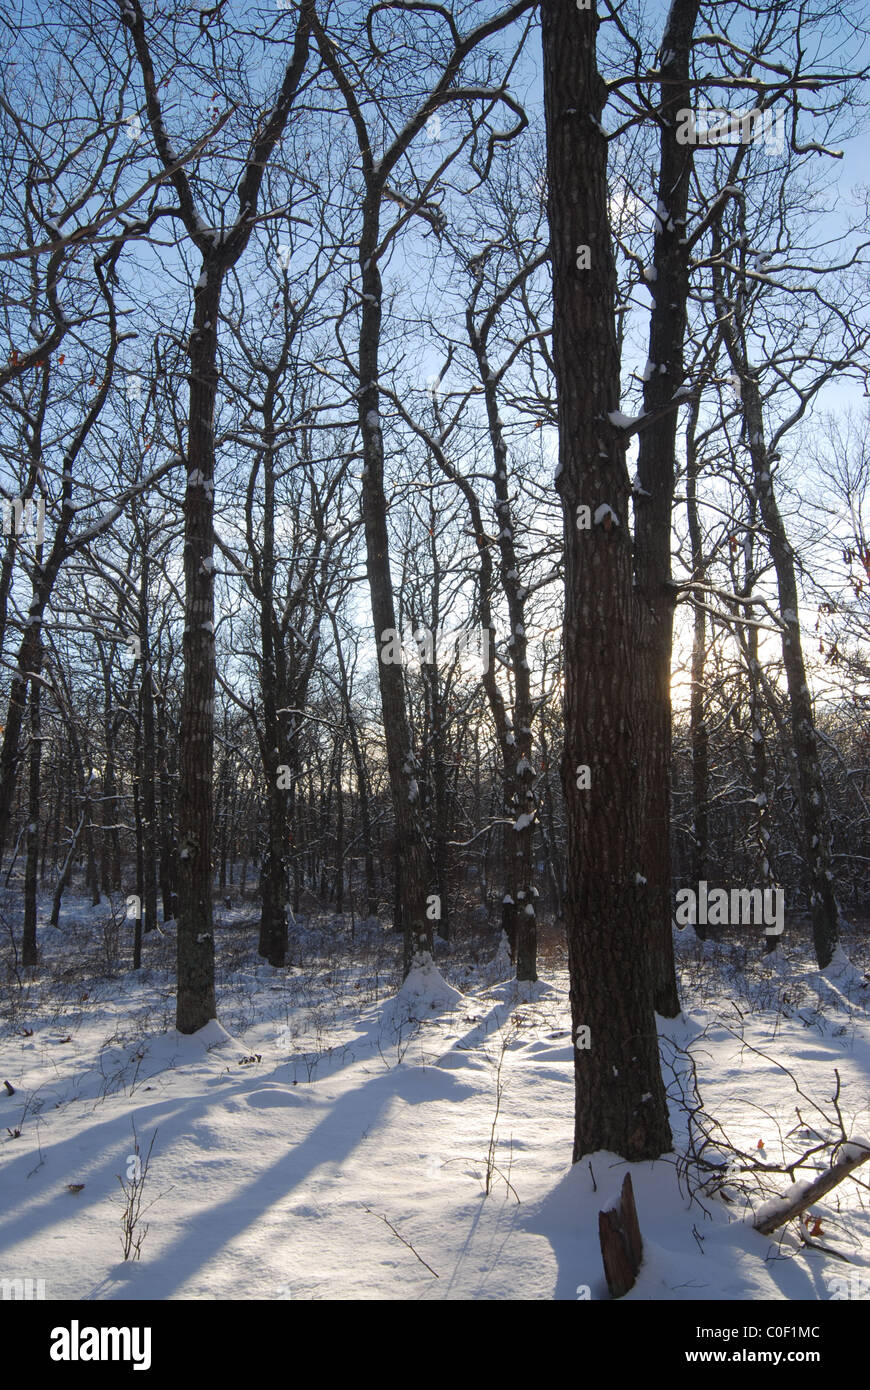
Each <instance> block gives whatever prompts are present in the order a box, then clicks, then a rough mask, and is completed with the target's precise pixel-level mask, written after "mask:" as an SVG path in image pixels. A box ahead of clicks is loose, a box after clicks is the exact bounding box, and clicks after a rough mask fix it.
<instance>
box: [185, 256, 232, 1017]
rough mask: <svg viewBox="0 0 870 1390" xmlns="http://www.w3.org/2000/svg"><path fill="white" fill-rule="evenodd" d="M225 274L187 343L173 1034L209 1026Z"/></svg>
mask: <svg viewBox="0 0 870 1390" xmlns="http://www.w3.org/2000/svg"><path fill="white" fill-rule="evenodd" d="M221 280H222V273H221V270H220V269H219V268H218V267H217V266H214V265H209V263H208V260H206V261H205V263H204V264H203V270H202V274H201V276H200V278H199V281H198V282H197V287H196V289H195V291H194V317H193V332H192V334H191V337H190V349H189V351H190V409H189V414H188V444H187V489H186V493H185V501H184V594H185V603H184V688H183V693H182V698H181V720H180V728H179V764H178V771H179V787H178V930H177V933H176V943H177V971H178V998H177V1008H176V1026H177V1028H178V1031H179V1032H180V1033H194V1032H196V1031H197V1029H199V1028H203V1027H204V1026H205V1024H206V1023H208V1021H209V1019H212V1018H214V1016H215V1013H216V1009H217V1006H216V1004H215V990H214V918H213V906H212V876H213V873H212V839H213V830H214V801H213V789H212V778H213V775H214V691H215V650H214V577H213V566H214V464H215V454H214V412H215V398H216V395H217V367H216V355H217V325H218V310H219V307H220V291H221Z"/></svg>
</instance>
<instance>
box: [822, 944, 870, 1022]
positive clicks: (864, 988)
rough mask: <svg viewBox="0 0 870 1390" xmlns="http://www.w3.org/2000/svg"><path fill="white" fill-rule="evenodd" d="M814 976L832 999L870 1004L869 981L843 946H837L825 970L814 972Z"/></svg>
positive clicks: (853, 1003)
mask: <svg viewBox="0 0 870 1390" xmlns="http://www.w3.org/2000/svg"><path fill="white" fill-rule="evenodd" d="M812 978H813V979H814V981H816V982H817V983H818V986H819V988H821V989H822V990H823V992H824V993H825V994H826V995H827V996H828V997H829V998H831V999H832V1001H842V1000H848V1001H849V1002H850V1003H851V1004H852V1005H856V1004H857V1005H858V1006H859V1007H861V1006H862V1005H863V1006H865V1007H866V1006H867V1005H870V988H868V981H867V979H866V977H865V976H864V975H863V974H862V973H861V971H860V970H858V969H857V968H856V966H854V965H853V964H852V962H851V960H850V959H849V957H848V956H847V955H846V952H845V951H844V950H843V948H842V946H838V947H837V949H836V951H835V952H834V955H833V958H832V959H831V961H830V963H829V964H828V965H826V966H825V968H824V970H818V971H814V972H813V976H812Z"/></svg>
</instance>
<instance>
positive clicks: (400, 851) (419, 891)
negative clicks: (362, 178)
mask: <svg viewBox="0 0 870 1390" xmlns="http://www.w3.org/2000/svg"><path fill="white" fill-rule="evenodd" d="M380 199H381V190H380V188H379V187H378V188H375V189H372V188H369V189H368V190H367V192H366V206H365V210H364V218H363V234H362V237H361V239H360V249H359V260H360V267H361V275H362V311H361V320H362V322H361V325H360V339H359V379H360V382H361V383H362V385H361V387H360V392H359V421H360V430H361V433H362V441H363V482H362V504H363V521H364V523H365V539H366V570H367V573H368V580H369V592H370V596H371V608H372V622H373V625H374V632H375V641H376V643H377V647H378V653H379V660H378V683H379V686H380V692H381V709H382V714H383V722H384V740H385V742H386V749H387V767H388V770H389V777H390V792H391V795H392V803H393V821H394V826H395V847H396V848H395V854H396V859H395V863H396V876H397V883H398V890H397V891H398V907H399V915H400V917H401V923H402V931H403V933H404V938H405V949H404V970H405V974H406V975H407V973H408V971H409V970H410V969H411V965H412V963H413V961H414V959H415V957H417V956H419V955H421V954H424V953H429V954H431V951H432V940H433V933H432V923H431V921H429V920H428V919H427V917H426V849H425V844H424V841H423V832H422V826H421V823H420V788H419V782H418V777H417V764H416V758H415V756H414V750H413V746H412V742H411V727H410V724H409V722H408V712H407V709H406V707H405V685H404V680H403V677H402V666H401V663H400V662H397V661H384V660H383V659H382V658H383V656H384V653H385V650H387V649H386V648H385V647H384V646H383V644H385V643H386V642H387V641H388V639H389V634H391V633H395V632H396V631H397V628H396V609H395V604H394V601H393V579H392V574H391V570H390V552H389V531H388V526H387V498H386V493H385V491H384V443H383V434H382V432H381V420H380V414H379V405H380V401H379V395H378V379H379V372H380V367H379V350H380V333H381V295H382V292H383V286H382V284H381V275H380V270H379V269H378V263H377V255H376V252H377V245H378V239H379V238H378V215H379V208H380Z"/></svg>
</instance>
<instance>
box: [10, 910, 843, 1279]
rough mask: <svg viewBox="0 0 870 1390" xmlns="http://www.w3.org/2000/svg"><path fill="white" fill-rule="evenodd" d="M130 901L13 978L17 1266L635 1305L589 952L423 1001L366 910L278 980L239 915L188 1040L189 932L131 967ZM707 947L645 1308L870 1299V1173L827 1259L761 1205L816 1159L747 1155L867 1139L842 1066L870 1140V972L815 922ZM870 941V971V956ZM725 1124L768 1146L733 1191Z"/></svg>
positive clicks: (678, 1038)
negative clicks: (603, 1126)
mask: <svg viewBox="0 0 870 1390" xmlns="http://www.w3.org/2000/svg"><path fill="white" fill-rule="evenodd" d="M243 918H244V919H245V920H246V921H247V922H248V924H249V925H248V926H247V928H243V927H241V926H240V925H239V921H240V920H241V919H243ZM105 919H106V909H105V907H103V908H97V909H91V908H86V907H84V906H83V904H82V901H81V900H80V899H76V898H73V897H70V898H69V899H68V901H67V903H66V905H65V910H64V914H63V918H62V926H61V929H60V930H58V931H54V930H52V929H50V928H42V929H41V931H40V947H41V950H42V952H43V960H44V966H43V968H42V969H41V970H40V971H37V972H36V973H35V974H33V975H32V976H29V977H25V975H24V972H23V971H22V972H21V984H20V985H19V984H18V983H17V982H16V980H15V977H14V971H13V973H12V976H11V979H10V982H9V983H8V984H7V985H6V986H5V987H4V1003H3V1017H2V1031H0V1123H2V1130H0V1134H2V1143H0V1186H2V1192H3V1201H2V1211H0V1279H4V1278H32V1279H34V1280H37V1279H42V1280H44V1281H45V1294H46V1297H47V1298H59V1299H81V1298H86V1299H126V1298H133V1299H203V1298H218V1299H224V1298H234V1299H264V1298H265V1299H276V1298H278V1299H280V1298H285V1299H398V1298H403V1299H405V1298H412V1299H515V1298H524V1299H554V1298H555V1299H576V1298H577V1297H578V1296H579V1297H586V1296H588V1297H590V1298H592V1299H601V1298H606V1297H607V1296H608V1295H607V1288H606V1284H605V1282H604V1278H603V1271H602V1266H601V1254H600V1249H599V1244H598V1212H599V1211H600V1210H602V1209H603V1208H605V1207H607V1206H609V1205H611V1204H612V1202H613V1200H614V1199H615V1198H616V1196H617V1194H618V1192H619V1188H620V1186H621V1183H622V1179H623V1175H624V1172H625V1169H626V1165H625V1164H624V1162H623V1161H622V1160H621V1159H619V1158H618V1157H616V1156H615V1155H611V1154H607V1153H599V1154H596V1155H593V1156H592V1158H591V1159H584V1160H583V1161H582V1162H581V1163H578V1164H577V1165H575V1166H573V1167H572V1165H571V1162H570V1156H571V1139H572V1107H573V1074H572V1048H571V1037H570V1014H569V1007H568V997H567V977H566V974H565V972H564V970H561V969H558V968H552V969H547V968H545V969H544V970H543V972H542V973H543V976H544V978H543V979H542V981H541V982H539V984H538V985H537V986H533V987H531V988H528V987H527V988H526V989H525V991H522V992H521V993H520V995H519V996H518V994H517V987H516V985H515V984H513V983H511V982H509V981H507V980H506V979H505V974H506V973H507V972H506V971H505V970H504V968H503V957H501V958H500V959H497V960H495V961H492V960H490V961H489V962H487V963H486V964H484V965H482V966H476V965H474V964H472V963H471V962H470V961H469V959H468V957H467V955H466V957H465V959H464V960H463V959H453V958H451V957H450V956H442V957H439V960H438V970H435V968H434V967H432V968H431V969H430V970H429V971H428V972H426V973H424V974H419V973H418V974H417V975H415V976H413V977H411V979H410V980H409V981H408V982H407V983H406V985H405V987H404V989H402V990H401V992H398V980H399V975H398V963H399V955H400V952H399V943H398V942H397V941H396V939H395V938H394V937H393V936H392V934H390V933H388V932H385V931H384V930H383V929H382V928H381V927H380V926H379V925H378V924H377V923H375V922H368V923H366V924H363V925H360V924H357V927H356V931H355V934H354V940H353V942H352V941H351V937H350V924H349V921H348V919H344V920H341V919H335V918H329V917H325V916H324V917H322V918H320V919H317V920H316V921H314V920H313V921H311V922H309V923H308V924H307V926H305V927H303V928H301V929H300V931H299V932H298V933H297V934H296V935H295V937H294V948H293V949H294V955H293V959H294V960H297V961H301V962H303V963H302V964H300V965H294V966H291V967H289V968H287V969H286V970H284V971H275V970H273V969H271V967H269V966H266V965H264V964H262V963H260V962H259V960H258V958H257V956H256V949H255V948H256V931H255V930H254V929H252V927H251V926H250V912H248V914H247V916H246V914H244V913H239V912H235V913H234V912H231V911H224V912H222V913H221V914H220V921H221V923H222V925H221V928H220V930H219V931H218V933H217V936H218V967H219V985H220V1006H219V1007H220V1017H221V1023H219V1024H218V1023H214V1024H212V1025H210V1026H209V1027H207V1028H205V1029H204V1030H203V1031H202V1032H200V1033H198V1034H196V1035H194V1036H192V1037H183V1036H180V1035H179V1034H178V1033H176V1032H175V1031H174V1029H173V1028H172V1020H173V1011H174V999H173V994H172V974H171V969H170V966H171V961H172V954H173V949H174V943H173V940H172V933H171V931H170V932H167V934H166V935H165V936H164V937H161V938H159V939H157V938H156V934H155V935H154V936H152V937H149V938H148V941H147V946H146V958H147V964H146V966H145V968H143V970H141V971H140V972H138V974H136V975H134V974H132V973H131V972H129V971H126V972H122V971H121V970H116V971H115V973H110V968H111V967H112V964H113V960H114V950H115V944H116V943H115V942H114V940H113V938H112V933H111V930H109V931H108V933H107V931H106V929H105V928H104V925H103V924H104V923H105ZM688 938H691V939H688ZM496 940H497V937H496V936H495V934H494V935H493V950H494V947H495V943H496ZM747 941H748V937H747ZM865 941H866V939H865ZM2 944H3V946H4V951H5V953H4V956H3V962H4V965H5V964H6V962H7V961H8V960H9V959H10V953H9V950H8V942H6V943H2ZM120 945H121V949H122V950H123V951H124V952H126V951H127V950H128V947H129V943H127V942H124V941H122V942H121V943H120ZM678 949H679V952H680V964H681V973H682V988H683V998H684V1001H685V1006H686V1012H685V1014H684V1015H683V1016H682V1018H680V1019H678V1020H676V1021H666V1020H661V1021H660V1033H661V1037H662V1054H663V1059H664V1063H665V1074H666V1079H667V1080H668V1082H669V1083H670V1094H671V1097H672V1122H673V1128H674V1137H675V1154H674V1155H671V1156H669V1157H668V1158H665V1159H662V1160H660V1161H659V1162H657V1163H647V1164H634V1165H631V1171H632V1177H633V1182H634V1189H635V1195H636V1200H637V1208H638V1214H639V1220H640V1228H641V1233H642V1236H643V1240H644V1263H643V1268H642V1270H641V1274H640V1277H639V1280H638V1283H637V1285H636V1287H635V1288H634V1289H633V1290H632V1291H631V1293H630V1294H628V1295H627V1297H628V1298H629V1299H642V1300H649V1299H668V1300H695V1299H713V1300H723V1299H724V1300H748V1299H825V1298H830V1297H831V1294H832V1292H835V1293H836V1292H838V1291H839V1292H840V1294H841V1296H844V1295H843V1290H844V1288H845V1287H846V1286H845V1283H844V1282H843V1281H845V1280H848V1279H850V1278H851V1280H852V1283H851V1286H850V1292H851V1293H852V1295H853V1296H854V1295H855V1294H856V1293H857V1294H858V1296H861V1297H864V1298H865V1299H866V1298H870V1202H868V1197H870V1169H868V1168H864V1169H859V1170H858V1171H857V1173H856V1178H857V1179H858V1181H856V1180H855V1179H852V1178H849V1179H847V1180H846V1181H845V1182H844V1183H843V1184H842V1185H841V1186H839V1187H838V1188H837V1189H836V1190H835V1191H834V1192H832V1193H831V1195H830V1196H829V1197H828V1198H827V1199H826V1200H825V1202H823V1203H822V1204H820V1205H819V1206H818V1207H817V1208H815V1209H814V1210H813V1213H812V1217H811V1222H810V1225H811V1227H812V1229H813V1232H814V1234H812V1235H810V1228H809V1227H808V1228H807V1239H809V1240H811V1241H812V1242H813V1244H815V1245H816V1246H823V1247H827V1250H824V1249H810V1248H808V1247H807V1246H806V1245H805V1244H803V1243H802V1242H801V1240H800V1238H799V1236H798V1233H797V1229H796V1227H795V1226H794V1225H792V1226H791V1227H790V1228H788V1230H787V1232H786V1234H785V1235H783V1233H782V1232H778V1233H777V1234H776V1235H775V1236H773V1237H764V1236H761V1235H759V1234H758V1233H757V1232H755V1231H754V1230H753V1229H751V1226H750V1224H749V1219H750V1216H751V1210H752V1207H753V1206H754V1207H758V1206H759V1205H760V1204H761V1202H762V1201H763V1200H765V1199H766V1198H770V1197H772V1196H774V1195H775V1194H777V1193H782V1192H785V1191H786V1190H787V1189H788V1188H789V1186H790V1184H791V1177H790V1175H789V1174H787V1173H765V1172H763V1171H762V1172H761V1173H756V1174H754V1175H753V1174H748V1173H747V1172H745V1171H743V1172H741V1171H740V1170H741V1168H742V1169H745V1168H746V1166H747V1163H749V1162H755V1163H756V1164H759V1165H762V1166H763V1165H764V1164H771V1165H776V1164H780V1163H781V1162H782V1161H783V1155H786V1156H787V1157H794V1156H796V1155H798V1154H800V1153H801V1152H803V1151H805V1150H806V1149H808V1148H812V1147H813V1145H814V1144H815V1143H816V1142H818V1141H817V1140H816V1139H815V1138H814V1136H815V1135H818V1136H820V1137H821V1139H826V1138H836V1137H837V1136H838V1128H837V1121H836V1108H835V1106H834V1105H833V1104H832V1101H831V1097H832V1096H833V1095H834V1094H835V1086H836V1078H835V1069H836V1070H837V1071H838V1072H839V1077H840V1088H839V1095H838V1099H837V1105H838V1106H839V1110H840V1114H841V1115H842V1120H843V1125H844V1128H845V1132H846V1133H847V1135H848V1136H850V1137H855V1136H859V1135H861V1134H864V1135H866V1134H867V1133H868V1131H870V1008H868V1006H870V998H868V996H870V989H868V988H867V987H866V985H865V984H864V976H863V974H862V971H861V969H851V970H850V969H849V968H848V967H846V968H844V967H843V962H842V960H840V961H838V962H835V967H834V968H833V969H832V970H829V971H828V972H826V975H825V977H824V978H821V977H819V976H818V974H816V973H815V972H814V971H813V970H812V968H811V966H810V964H809V963H808V961H807V959H806V956H805V954H804V953H802V952H799V951H797V950H796V949H795V948H794V947H793V946H791V945H790V944H789V936H788V932H787V933H786V938H785V941H784V946H783V950H782V952H781V953H780V954H779V955H778V956H776V957H774V958H773V963H772V964H771V963H770V962H767V963H765V962H764V961H762V960H761V958H760V956H759V953H758V952H759V943H758V942H757V941H755V940H753V941H752V942H751V943H749V945H748V946H747V947H745V948H741V949H739V950H738V949H736V948H734V947H717V946H714V945H711V944H709V943H708V944H706V945H701V944H700V943H698V942H697V941H695V940H694V938H692V937H691V932H687V933H685V934H681V935H680V938H679V941H678ZM849 949H850V953H851V956H852V959H853V960H854V961H855V962H856V964H857V965H858V966H864V965H866V964H867V951H866V944H862V943H861V942H860V941H856V942H850V943H849ZM862 952H863V954H862ZM490 954H492V952H490ZM445 981H447V982H449V983H445ZM693 1073H694V1074H695V1075H696V1079H697V1093H696V1092H695V1089H694V1086H693V1081H692V1077H693ZM6 1079H8V1081H9V1083H10V1085H11V1086H12V1087H13V1088H14V1092H15V1093H14V1095H8V1094H7V1093H6V1091H5V1090H4V1089H2V1082H3V1081H4V1080H6ZM699 1107H700V1108H699ZM690 1117H691V1118H690ZM134 1126H135V1134H136V1135H137V1136H138V1146H139V1156H140V1164H141V1163H142V1162H144V1160H145V1158H146V1156H147V1155H148V1150H149V1147H150V1148H151V1152H150V1160H149V1163H148V1168H147V1173H146V1177H145V1181H144V1187H143V1191H142V1207H143V1215H142V1221H141V1224H140V1227H139V1230H140V1232H141V1229H142V1227H143V1226H144V1225H146V1224H147V1227H148V1229H147V1233H146V1234H145V1235H144V1239H143V1240H142V1243H141V1259H140V1260H138V1261H136V1260H133V1259H130V1260H127V1261H124V1260H122V1258H121V1254H122V1247H121V1231H122V1224H121V1219H120V1218H121V1214H122V1210H123V1206H124V1194H123V1191H122V1183H121V1181H120V1180H119V1179H123V1181H124V1183H125V1184H126V1185H127V1186H128V1187H129V1183H130V1178H131V1177H133V1176H134V1175H135V1173H136V1164H135V1162H134V1159H135V1141H134ZM19 1130H20V1134H19V1135H18V1136H17V1137H13V1136H14V1135H15V1134H16V1131H19ZM705 1134H707V1135H708V1136H709V1141H710V1142H709V1143H708V1144H707V1146H706V1147H705V1148H704V1156H705V1157H707V1158H708V1159H710V1160H712V1161H725V1159H726V1158H727V1156H728V1155H727V1151H726V1146H727V1145H728V1144H730V1145H731V1146H732V1147H733V1148H735V1149H737V1150H740V1151H742V1152H743V1153H744V1154H745V1155H747V1156H748V1158H747V1160H746V1161H744V1162H740V1161H734V1160H732V1170H731V1172H730V1173H729V1174H728V1175H727V1179H726V1178H725V1176H723V1177H722V1178H721V1180H720V1184H721V1182H726V1186H725V1192H724V1196H723V1195H717V1194H716V1193H715V1192H713V1191H712V1190H711V1189H707V1191H706V1193H705V1192H704V1191H703V1190H702V1189H701V1186H700V1185H701V1183H702V1182H703V1180H704V1178H705V1176H710V1174H709V1173H708V1174H702V1173H700V1172H698V1171H697V1170H696V1169H695V1168H694V1167H693V1166H692V1165H689V1166H688V1167H687V1165H686V1163H685V1162H684V1161H683V1156H685V1154H686V1153H687V1150H688V1147H689V1144H690V1141H691V1140H694V1144H695V1147H696V1149H698V1148H701V1147H702V1145H703V1139H704V1135H705ZM152 1140H153V1146H152ZM759 1145H760V1146H761V1147H759ZM717 1146H718V1147H717ZM813 1162H815V1163H817V1165H818V1167H820V1168H826V1167H827V1166H828V1164H829V1162H830V1156H829V1155H826V1154H825V1153H824V1152H820V1153H819V1154H817V1155H815V1156H814V1158H813V1159H811V1160H810V1163H813ZM814 1175H815V1170H814V1168H813V1167H812V1166H807V1167H804V1168H801V1169H799V1170H798V1171H796V1172H795V1174H794V1177H795V1179H796V1180H806V1179H808V1178H812V1177H813V1176H814ZM720 1184H717V1185H720ZM487 1187H488V1188H489V1191H488V1192H487ZM71 1188H75V1189H77V1190H75V1191H73V1190H71ZM817 1218H821V1220H820V1224H818V1222H817ZM831 1251H836V1252H838V1253H839V1255H840V1256H845V1257H846V1258H847V1259H848V1261H849V1262H850V1263H845V1262H844V1261H843V1260H842V1259H840V1258H838V1257H837V1254H833V1253H829V1252H831ZM838 1279H839V1280H840V1281H841V1282H840V1283H839V1284H838V1283H837V1282H836V1281H837V1280H838Z"/></svg>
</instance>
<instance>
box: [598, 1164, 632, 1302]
mask: <svg viewBox="0 0 870 1390" xmlns="http://www.w3.org/2000/svg"><path fill="white" fill-rule="evenodd" d="M598 1238H599V1240H600V1241H601V1258H602V1260H603V1261H604V1274H605V1278H606V1279H607V1287H608V1288H609V1290H610V1292H611V1294H612V1295H613V1297H614V1298H622V1295H623V1294H626V1293H628V1291H629V1289H631V1288H633V1287H634V1282H635V1280H636V1279H637V1273H638V1270H639V1269H640V1265H641V1261H642V1259H643V1241H642V1240H641V1238H640V1226H639V1224H638V1220H637V1207H636V1206H635V1204H634V1188H633V1187H632V1185H631V1173H626V1175H625V1178H624V1179H623V1183H622V1191H621V1192H620V1194H619V1201H618V1202H617V1204H616V1206H615V1207H611V1208H610V1210H609V1211H600V1212H599V1213H598Z"/></svg>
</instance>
